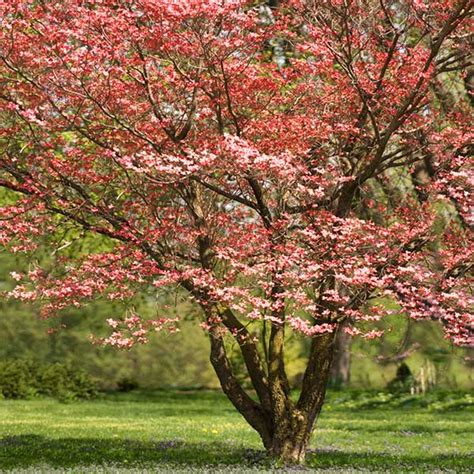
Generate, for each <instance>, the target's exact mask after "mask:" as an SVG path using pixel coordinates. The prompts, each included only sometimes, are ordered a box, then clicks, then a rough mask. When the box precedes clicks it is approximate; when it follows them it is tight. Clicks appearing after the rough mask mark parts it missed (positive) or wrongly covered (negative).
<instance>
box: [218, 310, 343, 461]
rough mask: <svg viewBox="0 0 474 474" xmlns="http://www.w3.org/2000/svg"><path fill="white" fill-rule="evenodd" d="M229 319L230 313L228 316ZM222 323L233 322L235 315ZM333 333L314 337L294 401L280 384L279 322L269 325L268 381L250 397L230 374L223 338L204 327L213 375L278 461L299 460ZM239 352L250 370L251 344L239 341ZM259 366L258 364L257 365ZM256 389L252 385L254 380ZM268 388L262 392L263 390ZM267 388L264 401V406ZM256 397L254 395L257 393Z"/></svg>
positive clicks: (318, 403) (320, 394)
mask: <svg viewBox="0 0 474 474" xmlns="http://www.w3.org/2000/svg"><path fill="white" fill-rule="evenodd" d="M229 320H232V318H229ZM227 323H228V324H237V322H236V321H233V322H232V323H230V322H229V321H227ZM334 338H335V335H334V334H323V335H319V336H316V337H314V339H313V341H312V345H311V352H310V355H309V359H308V366H307V369H306V372H305V376H304V380H303V389H302V393H301V396H300V399H299V401H298V403H295V402H294V401H293V400H291V398H290V396H289V393H288V391H287V388H286V386H285V384H286V375H285V376H283V372H284V367H283V368H282V365H281V357H282V356H283V344H284V332H283V328H282V327H281V326H274V327H273V336H272V340H271V341H270V349H271V356H270V364H269V374H268V381H267V380H266V379H265V378H264V380H263V382H264V384H263V388H264V392H265V394H266V396H264V397H263V400H259V402H257V401H255V400H254V399H253V398H252V397H250V396H249V395H248V394H247V393H246V391H245V390H244V389H243V388H242V387H241V385H240V384H239V382H238V381H237V379H236V378H235V376H234V374H233V372H232V367H231V364H230V362H229V360H228V358H227V355H226V349H225V343H224V339H223V336H222V335H221V333H220V330H219V329H218V328H216V329H215V330H212V331H211V333H210V341H211V363H212V365H213V367H214V370H215V372H216V374H217V376H218V378H219V381H220V384H221V386H222V389H223V391H224V393H225V394H226V395H227V397H228V398H229V400H230V401H231V402H232V404H233V405H234V406H235V407H236V408H237V410H238V411H239V412H240V413H241V414H242V416H243V417H244V418H245V420H246V421H247V422H248V423H249V424H250V425H251V426H252V427H253V428H254V429H255V430H256V431H257V432H258V433H259V435H260V437H261V439H262V441H263V445H264V447H265V449H266V451H267V453H268V455H269V456H270V457H272V458H273V459H276V460H277V461H278V462H279V463H281V464H283V465H290V464H302V463H303V462H304V460H305V455H306V451H307V448H308V445H309V441H310V438H311V434H312V431H313V428H314V424H315V421H316V419H317V417H318V415H319V413H320V411H321V408H322V405H323V401H324V396H325V392H326V386H327V383H328V378H329V371H330V366H331V360H332V353H333V348H334ZM240 348H241V352H242V356H243V358H244V360H245V362H246V366H247V369H248V370H249V372H250V371H254V370H255V363H256V359H255V357H256V356H257V354H255V353H254V352H253V348H252V347H250V350H249V347H247V346H246V345H244V344H243V345H241V346H240ZM259 370H260V369H259ZM257 373H258V372H254V376H253V377H251V380H252V383H254V385H255V382H257V385H261V386H260V388H259V390H260V391H261V390H262V380H260V381H259V380H258V378H256V376H257ZM254 388H255V389H256V391H257V387H255V386H254ZM267 388H268V392H267V391H266V390H267ZM268 394H269V397H270V398H269V401H270V406H269V407H264V406H263V405H264V404H265V403H266V402H267V398H266V397H267V396H268ZM260 398H261V397H260V396H259V399H260Z"/></svg>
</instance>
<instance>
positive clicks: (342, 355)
mask: <svg viewBox="0 0 474 474" xmlns="http://www.w3.org/2000/svg"><path fill="white" fill-rule="evenodd" d="M351 342H352V337H351V335H350V334H347V333H346V332H345V331H343V328H342V327H341V328H340V329H339V331H338V332H337V336H336V339H335V341H334V356H333V361H332V365H331V371H330V375H329V386H331V387H333V388H343V387H346V386H347V385H348V384H349V380H350V375H351Z"/></svg>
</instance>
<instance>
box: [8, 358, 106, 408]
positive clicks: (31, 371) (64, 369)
mask: <svg viewBox="0 0 474 474" xmlns="http://www.w3.org/2000/svg"><path fill="white" fill-rule="evenodd" d="M0 394H1V395H2V396H3V397H4V398H32V397H34V396H48V397H53V398H57V399H59V400H64V401H66V400H76V399H89V398H93V397H95V396H96V395H97V383H96V381H95V380H94V379H93V378H92V377H91V376H90V375H88V374H87V373H86V372H84V371H83V370H80V369H77V368H74V367H73V366H71V365H70V364H61V363H56V364H45V365H40V364H36V363H34V362H31V361H24V360H16V361H6V362H3V363H0Z"/></svg>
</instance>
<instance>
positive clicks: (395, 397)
mask: <svg viewBox="0 0 474 474" xmlns="http://www.w3.org/2000/svg"><path fill="white" fill-rule="evenodd" d="M324 409H325V410H327V411H334V410H375V409H379V410H386V411H390V410H393V409H427V410H429V411H437V412H446V411H448V410H452V411H455V410H461V409H471V410H472V409H474V397H473V396H472V395H471V394H470V393H468V392H462V391H447V390H434V391H432V392H428V393H426V394H423V395H422V394H420V395H411V394H409V393H406V392H393V393H390V392H387V391H384V392H381V391H376V390H372V391H365V390H344V391H341V392H330V394H329V396H328V401H327V403H326V404H325V406H324ZM473 413H474V411H473Z"/></svg>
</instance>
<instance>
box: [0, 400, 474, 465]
mask: <svg viewBox="0 0 474 474" xmlns="http://www.w3.org/2000/svg"><path fill="white" fill-rule="evenodd" d="M473 446H474V412H473V411H472V408H464V409H461V410H458V411H448V412H446V413H442V412H439V411H429V410H427V409H420V408H417V409H413V408H410V409H408V408H407V409H400V408H398V409H387V408H385V409H384V408H376V409H372V410H367V409H360V408H359V409H355V408H353V409H348V408H340V409H338V408H337V403H335V404H334V403H332V404H330V408H329V409H327V410H325V411H324V413H323V414H322V415H321V418H320V421H319V424H318V429H317V431H316V433H315V436H314V438H313V443H312V451H311V453H310V454H309V456H308V468H309V469H311V470H313V472H314V471H321V472H324V471H326V472H341V471H343V472H354V471H366V472H367V471H369V472H372V471H385V472H387V471H388V472H397V473H399V472H433V471H438V472H440V471H451V472H456V473H459V472H473V471H474V457H473V452H472V448H473ZM262 456H263V452H262V451H261V445H260V442H259V439H258V436H257V434H256V433H254V432H253V431H252V429H251V428H250V427H248V425H247V424H246V423H245V422H244V421H243V420H242V419H241V418H240V416H239V415H238V414H237V413H236V412H235V410H234V409H233V408H232V406H231V405H230V404H229V402H228V401H227V400H226V399H225V398H224V397H223V396H222V395H221V394H219V393H213V392H196V393H190V392H181V393H178V392H150V393H137V394H135V393H134V392H132V393H130V394H122V395H107V396H104V397H103V398H101V399H99V400H95V401H91V402H74V403H60V402H57V401H54V400H31V401H11V400H3V401H0V470H18V471H23V472H25V471H24V470H25V469H29V471H30V472H33V471H34V472H48V473H49V472H54V471H56V472H64V471H65V470H67V471H68V472H119V471H122V470H127V471H135V472H192V471H194V472H209V471H212V472H215V471H216V470H217V471H226V472H229V471H233V472H246V471H249V470H258V471H260V472H269V471H271V466H269V465H268V464H265V462H262Z"/></svg>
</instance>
